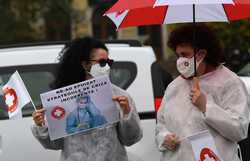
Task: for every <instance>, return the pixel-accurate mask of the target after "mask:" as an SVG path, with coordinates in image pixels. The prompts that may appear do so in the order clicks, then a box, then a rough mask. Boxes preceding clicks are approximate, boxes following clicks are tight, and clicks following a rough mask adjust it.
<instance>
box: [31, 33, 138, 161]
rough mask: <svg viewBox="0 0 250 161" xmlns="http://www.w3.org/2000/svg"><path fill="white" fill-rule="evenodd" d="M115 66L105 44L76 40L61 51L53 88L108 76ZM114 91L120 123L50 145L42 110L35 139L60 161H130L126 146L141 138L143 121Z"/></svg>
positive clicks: (129, 100) (118, 91) (120, 93)
mask: <svg viewBox="0 0 250 161" xmlns="http://www.w3.org/2000/svg"><path fill="white" fill-rule="evenodd" d="M112 62H113V61H112V60H110V59H109V58H108V49H107V47H106V46H105V45H104V44H103V43H102V42H100V41H98V40H96V39H93V38H90V37H86V38H81V39H76V40H73V41H72V42H71V43H69V44H68V45H66V47H65V48H64V49H63V51H62V55H61V57H60V63H59V69H58V72H57V77H56V80H55V82H54V83H53V88H54V89H57V88H60V87H64V86H67V85H71V84H74V83H78V82H82V81H85V80H88V79H91V78H93V77H98V76H101V75H105V74H109V69H110V66H111V65H112ZM112 90H113V95H114V96H113V100H114V101H116V102H117V103H118V104H117V105H118V106H119V108H121V111H122V115H121V120H120V121H119V122H118V123H115V124H112V125H108V126H105V127H104V128H100V129H97V130H93V131H89V132H87V133H80V134H77V135H71V136H68V137H65V138H62V139H58V140H55V141H51V140H50V139H49V133H48V127H47V126H46V125H44V110H43V109H41V110H38V111H36V112H34V113H33V119H34V122H35V125H34V126H33V127H32V132H33V135H34V136H35V137H36V138H37V139H38V140H39V142H40V143H41V144H42V145H43V146H44V147H45V148H46V149H54V150H62V153H61V159H60V161H80V160H84V161H100V160H102V161H127V160H128V157H127V154H126V150H125V147H124V146H129V145H132V144H134V143H136V142H138V141H139V140H140V139H141V138H142V130H141V127H140V122H139V121H140V119H139V116H138V113H137V111H136V108H135V104H134V102H133V100H132V98H131V97H130V96H129V95H128V93H127V92H126V91H124V90H122V89H120V88H119V87H117V86H115V85H113V87H112ZM95 113H96V112H95ZM89 116H90V115H89ZM69 120H70V119H69ZM102 121H105V120H102ZM69 123H70V122H69Z"/></svg>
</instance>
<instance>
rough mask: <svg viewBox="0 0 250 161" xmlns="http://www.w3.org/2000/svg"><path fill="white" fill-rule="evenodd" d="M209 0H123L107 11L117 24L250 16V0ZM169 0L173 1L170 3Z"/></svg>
mask: <svg viewBox="0 0 250 161" xmlns="http://www.w3.org/2000/svg"><path fill="white" fill-rule="evenodd" d="M206 1H207V0H202V1H201V0H200V1H199V0H185V1H183V0H138V1H135V2H136V4H133V2H134V0H120V1H118V2H117V3H116V4H115V5H114V6H113V7H112V8H111V9H110V10H108V11H107V12H106V13H105V15H106V16H108V17H109V18H110V19H111V20H112V21H113V22H114V23H115V25H116V27H117V28H125V27H130V26H141V25H155V24H171V23H185V22H228V21H233V20H239V19H244V18H249V17H250V12H249V10H250V1H247V0H234V1H232V0H210V1H207V2H206ZM142 2H144V3H142ZM174 2H176V4H174ZM181 2H182V3H183V4H181ZM191 2H195V4H192V3H191ZM199 2H201V3H199ZM209 2H210V3H209ZM219 2H221V3H219ZM168 3H170V4H171V5H166V4H168ZM217 3H218V4H217ZM232 3H233V4H232ZM247 3H249V4H247ZM131 4H132V5H131ZM194 11H195V12H194Z"/></svg>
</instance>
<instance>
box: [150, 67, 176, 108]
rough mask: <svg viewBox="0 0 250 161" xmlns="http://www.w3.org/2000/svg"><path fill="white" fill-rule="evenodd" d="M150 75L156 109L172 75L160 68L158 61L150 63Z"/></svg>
mask: <svg viewBox="0 0 250 161" xmlns="http://www.w3.org/2000/svg"><path fill="white" fill-rule="evenodd" d="M151 75H152V83H153V91H154V100H155V108H156V110H158V108H159V106H160V104H161V100H162V97H163V96H164V93H165V90H166V88H167V86H168V84H169V83H170V82H171V81H172V80H173V78H172V76H171V75H170V74H169V73H168V72H167V71H166V70H164V69H163V68H162V66H161V65H160V64H159V63H158V62H154V63H153V64H152V65H151Z"/></svg>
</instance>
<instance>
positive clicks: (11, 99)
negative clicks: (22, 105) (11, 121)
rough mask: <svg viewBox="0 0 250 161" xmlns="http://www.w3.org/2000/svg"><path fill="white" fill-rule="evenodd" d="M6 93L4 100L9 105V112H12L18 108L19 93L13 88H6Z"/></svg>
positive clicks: (4, 91)
mask: <svg viewBox="0 0 250 161" xmlns="http://www.w3.org/2000/svg"><path fill="white" fill-rule="evenodd" d="M3 93H4V100H5V103H6V105H7V106H8V112H10V113H12V112H14V111H15V110H16V109H17V102H18V99H17V94H16V91H15V90H14V89H13V88H9V87H7V88H5V89H4V90H3Z"/></svg>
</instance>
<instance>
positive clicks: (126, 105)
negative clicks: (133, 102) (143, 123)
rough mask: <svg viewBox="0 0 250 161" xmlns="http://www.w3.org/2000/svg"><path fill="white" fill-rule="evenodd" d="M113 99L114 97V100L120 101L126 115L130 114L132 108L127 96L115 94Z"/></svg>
mask: <svg viewBox="0 0 250 161" xmlns="http://www.w3.org/2000/svg"><path fill="white" fill-rule="evenodd" d="M112 99H113V101H116V102H118V103H119V105H120V106H121V109H122V111H123V114H124V115H127V114H129V112H130V110H131V109H130V107H129V102H128V97H126V96H114V97H113V98H112Z"/></svg>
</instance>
